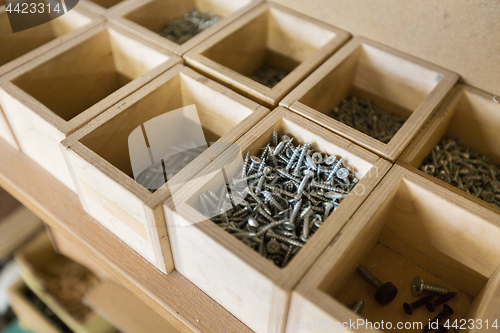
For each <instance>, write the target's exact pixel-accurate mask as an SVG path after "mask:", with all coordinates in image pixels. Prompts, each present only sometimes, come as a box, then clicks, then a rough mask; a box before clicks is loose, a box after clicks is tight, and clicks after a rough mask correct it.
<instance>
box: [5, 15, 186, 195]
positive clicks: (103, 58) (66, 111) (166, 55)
mask: <svg viewBox="0 0 500 333" xmlns="http://www.w3.org/2000/svg"><path fill="white" fill-rule="evenodd" d="M181 61H182V60H181V59H180V58H179V57H177V56H175V55H173V54H172V53H171V52H170V51H168V50H166V49H164V48H162V47H160V46H157V45H155V44H153V43H149V42H147V41H140V40H139V39H138V38H137V37H136V36H134V35H133V34H132V33H130V32H127V31H125V30H123V29H121V28H119V27H116V26H113V25H111V24H109V23H103V24H100V25H99V26H97V27H94V28H92V29H90V30H88V31H86V32H84V33H82V34H80V35H78V36H77V37H75V38H73V39H71V40H70V41H68V42H66V43H63V44H61V45H60V46H58V47H56V48H53V49H51V50H50V51H48V52H46V53H44V54H43V55H41V56H39V57H37V58H35V59H34V60H32V61H30V62H28V63H26V64H24V65H22V66H20V67H18V68H17V69H15V70H13V71H11V72H10V73H8V74H7V75H6V76H5V77H4V78H5V81H3V83H2V84H1V85H0V106H1V108H2V109H3V112H4V113H5V115H6V117H7V119H8V121H9V124H10V126H11V128H12V131H13V132H14V136H15V138H16V139H17V142H18V143H19V146H20V147H21V151H22V152H23V153H25V154H26V155H28V156H29V157H30V158H31V159H32V160H34V161H35V162H36V163H38V164H39V165H40V166H41V167H43V168H44V169H45V170H47V171H48V172H49V173H50V174H52V175H53V176H54V177H55V178H57V179H58V180H59V181H60V182H62V183H63V184H64V185H66V186H67V187H68V188H70V189H72V190H73V191H74V190H75V189H74V185H73V182H72V180H71V176H70V173H69V170H68V168H67V166H66V163H65V160H64V156H63V152H62V151H61V148H60V144H59V143H60V141H61V140H63V139H64V138H65V137H66V136H68V135H69V134H70V133H72V132H74V131H75V130H77V129H78V128H80V127H81V126H83V125H84V124H85V123H87V122H88V121H89V120H91V119H92V118H94V117H96V116H97V115H98V114H100V113H101V112H103V111H104V110H106V109H107V108H109V107H110V106H112V105H113V104H115V103H117V102H118V101H119V100H121V99H123V98H124V97H126V96H127V95H129V94H131V93H132V92H133V91H135V90H137V89H138V88H140V87H141V86H143V85H144V84H146V83H148V82H149V81H151V80H152V79H154V78H155V77H156V76H158V75H159V74H161V73H163V72H164V71H166V70H167V69H169V68H170V67H172V66H174V65H175V64H177V63H180V62H181Z"/></svg>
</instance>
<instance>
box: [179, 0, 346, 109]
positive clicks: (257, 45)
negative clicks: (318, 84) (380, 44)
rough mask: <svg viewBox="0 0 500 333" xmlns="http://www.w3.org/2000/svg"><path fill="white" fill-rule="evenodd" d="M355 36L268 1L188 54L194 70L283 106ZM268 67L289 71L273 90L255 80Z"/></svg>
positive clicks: (264, 101) (249, 95)
mask: <svg viewBox="0 0 500 333" xmlns="http://www.w3.org/2000/svg"><path fill="white" fill-rule="evenodd" d="M349 37H350V35H349V33H347V32H345V31H343V30H341V29H339V28H336V27H334V26H332V25H329V24H326V23H323V22H321V21H318V20H315V19H313V18H311V17H308V16H305V15H303V14H301V13H298V12H295V11H293V10H291V9H288V8H286V7H282V6H280V5H278V4H274V3H271V2H266V3H264V4H261V5H260V6H258V7H257V8H255V9H253V10H252V11H250V12H248V13H246V14H245V15H244V16H242V17H241V18H240V19H238V20H237V21H236V22H234V23H233V24H231V25H230V26H228V27H226V28H224V29H222V30H221V31H220V32H218V33H217V34H215V35H214V36H212V37H210V38H208V39H207V40H205V41H203V42H202V43H200V45H198V46H197V47H195V48H194V49H192V50H191V51H189V52H188V53H186V55H185V56H184V59H185V61H186V62H187V63H188V64H189V65H190V66H192V67H194V68H196V69H198V70H200V71H202V72H203V73H205V74H207V75H209V76H211V77H214V78H215V79H217V80H218V81H220V82H223V83H224V84H225V85H227V86H230V87H231V88H232V89H235V90H236V91H238V92H240V93H241V94H243V95H246V96H248V97H250V98H252V99H254V100H255V101H258V102H260V103H262V104H263V105H266V106H273V107H274V106H277V105H278V103H279V102H280V101H281V99H282V98H283V97H284V96H285V95H286V94H287V93H288V92H290V91H291V90H292V89H293V88H294V87H295V86H296V85H297V84H298V83H299V82H301V81H302V80H303V79H304V78H305V77H306V76H307V75H309V73H311V72H312V71H313V70H314V69H316V68H317V67H318V66H319V65H321V63H322V62H323V61H324V60H326V59H327V58H328V57H329V56H330V55H332V54H333V53H334V52H335V51H336V50H337V49H339V48H340V47H341V46H342V45H343V44H344V43H345V42H346V41H347V40H348V39H349ZM264 65H270V66H272V67H274V68H278V69H281V70H284V71H286V72H288V75H286V76H285V78H283V79H282V80H281V81H280V82H279V83H278V84H276V85H275V86H274V87H272V88H269V87H267V86H265V85H263V84H260V83H258V82H257V81H254V80H253V79H251V78H250V77H249V76H251V75H252V74H253V73H254V72H255V71H256V70H258V69H259V68H261V67H262V66H264Z"/></svg>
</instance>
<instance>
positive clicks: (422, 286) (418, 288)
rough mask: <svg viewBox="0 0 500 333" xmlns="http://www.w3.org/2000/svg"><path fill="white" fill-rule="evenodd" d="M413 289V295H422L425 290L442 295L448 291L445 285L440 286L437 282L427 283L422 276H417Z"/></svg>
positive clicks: (412, 285)
mask: <svg viewBox="0 0 500 333" xmlns="http://www.w3.org/2000/svg"><path fill="white" fill-rule="evenodd" d="M411 291H412V293H413V296H420V294H421V293H422V292H423V291H427V292H430V293H435V294H441V295H444V294H447V293H448V290H447V289H446V288H445V287H442V286H438V285H437V284H431V283H425V282H424V280H423V279H422V278H421V277H420V276H415V278H414V279H413V282H412V284H411Z"/></svg>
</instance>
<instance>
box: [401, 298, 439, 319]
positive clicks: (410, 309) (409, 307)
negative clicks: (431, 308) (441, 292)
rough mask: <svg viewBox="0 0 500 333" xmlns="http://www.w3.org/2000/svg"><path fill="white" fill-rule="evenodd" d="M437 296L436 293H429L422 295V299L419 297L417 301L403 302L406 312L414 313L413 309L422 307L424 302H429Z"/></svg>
mask: <svg viewBox="0 0 500 333" xmlns="http://www.w3.org/2000/svg"><path fill="white" fill-rule="evenodd" d="M434 297H436V295H435V294H432V295H427V296H425V297H422V298H421V299H419V300H418V301H415V302H413V303H411V304H408V303H404V304H403V309H404V310H405V312H406V313H407V314H412V313H413V309H416V308H418V307H421V306H422V305H424V304H426V305H427V304H428V303H429V302H431V301H432V299H433V298H434Z"/></svg>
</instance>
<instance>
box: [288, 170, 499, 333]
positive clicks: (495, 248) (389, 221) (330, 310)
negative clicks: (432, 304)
mask: <svg viewBox="0 0 500 333" xmlns="http://www.w3.org/2000/svg"><path fill="white" fill-rule="evenodd" d="M499 237H500V218H499V216H498V215H497V214H494V213H493V212H491V211H489V210H488V209H485V208H483V207H481V206H479V205H477V204H475V203H472V202H470V201H468V200H466V199H464V198H463V197H462V196H459V195H456V194H455V193H453V192H451V191H448V190H447V189H445V188H443V187H441V186H439V185H436V184H435V183H434V182H432V181H430V180H428V179H426V178H425V177H422V176H420V175H418V174H416V173H413V172H411V171H409V170H407V169H405V168H403V167H401V166H394V167H393V168H392V170H391V171H390V172H389V173H388V174H387V175H386V176H385V178H384V179H383V180H382V182H380V184H379V185H378V186H377V187H376V188H375V190H374V191H373V192H372V194H370V196H369V197H368V199H367V200H366V201H365V202H364V203H363V204H362V205H361V207H360V208H359V210H358V211H357V212H356V213H355V214H354V215H353V216H352V218H351V219H350V220H349V222H348V223H347V224H346V226H345V227H344V229H342V231H341V233H340V235H339V237H337V239H336V240H335V242H333V243H332V244H331V246H330V247H328V248H327V249H326V251H325V252H324V253H323V254H322V255H321V257H320V259H318V261H317V262H316V263H315V264H314V265H313V267H312V268H311V270H310V271H309V272H308V273H307V275H306V276H305V277H304V279H303V280H302V281H301V282H300V284H299V285H298V287H297V288H296V290H295V291H294V292H293V296H292V301H291V304H290V312H289V315H288V320H287V330H286V331H287V332H305V331H307V332H337V331H343V332H382V331H390V330H389V329H388V328H389V326H388V324H389V323H390V325H392V330H397V329H398V327H397V325H398V323H402V324H400V325H405V324H406V325H410V326H406V327H404V326H402V327H399V329H404V331H405V332H422V329H423V328H424V327H425V326H426V325H427V323H428V322H429V320H430V319H432V318H434V316H435V315H437V314H438V313H439V312H440V311H441V309H442V306H439V307H437V308H436V312H434V313H431V312H429V311H428V310H427V309H426V307H422V308H417V309H415V310H414V311H413V314H412V315H408V314H406V313H405V311H403V303H405V302H407V303H412V302H414V301H416V300H418V299H419V297H415V296H413V294H412V281H413V279H414V278H415V276H421V277H422V278H423V280H424V281H425V282H428V283H434V284H438V285H442V286H443V287H445V288H446V289H447V290H448V291H450V292H457V296H456V297H455V298H454V299H452V300H450V301H449V302H447V304H448V305H449V306H451V307H452V309H453V310H454V314H453V315H452V316H450V317H448V318H445V320H444V321H441V324H445V323H446V319H450V325H453V324H454V323H455V320H458V321H457V324H458V326H459V327H464V328H468V327H469V325H471V323H470V322H469V321H468V320H474V325H473V326H474V328H472V327H473V326H472V325H471V326H470V327H471V329H469V330H465V331H466V332H482V331H488V332H492V331H495V330H496V329H494V328H492V325H493V324H494V322H495V320H497V324H498V318H499V316H500V307H499V300H500V297H499V296H500V269H499V265H500V244H499V243H498V239H499ZM358 265H363V266H365V267H367V268H369V269H370V270H371V272H372V273H373V274H374V275H375V276H376V277H377V278H378V279H379V280H380V281H381V282H382V283H386V282H392V283H393V284H394V285H395V286H396V287H397V288H398V290H399V291H398V294H397V296H396V298H395V299H394V300H393V301H392V302H391V303H389V304H388V305H385V306H382V305H380V304H378V303H377V301H376V300H375V297H374V296H375V292H376V289H375V288H374V287H372V286H371V285H369V284H368V283H367V282H366V281H365V280H363V278H362V277H361V276H360V275H359V274H358V273H357V272H356V269H357V267H358ZM423 295H426V294H423ZM423 295H422V296H423ZM357 300H363V301H364V308H363V310H362V312H361V314H360V315H357V314H354V313H353V312H352V311H351V310H350V309H349V306H351V304H352V303H353V302H355V301H357ZM357 320H368V321H370V322H372V323H374V324H378V326H373V327H372V326H366V324H365V323H363V324H361V325H360V326H359V327H357V328H356V327H355V326H351V325H350V324H349V323H351V322H354V323H356V322H357ZM382 320H383V321H384V323H385V326H383V327H382V326H381V323H382ZM462 320H466V324H465V325H464V321H462ZM481 320H482V325H483V326H482V328H481V329H480V324H481ZM487 320H488V323H489V327H487ZM346 322H347V323H348V324H347V325H345V324H344V327H343V328H340V325H341V324H342V323H346ZM360 323H361V322H360ZM414 323H421V326H420V327H418V326H413V325H417V324H414ZM307 327H309V328H307ZM353 327H354V328H353ZM451 330H452V328H451V327H450V331H451Z"/></svg>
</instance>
